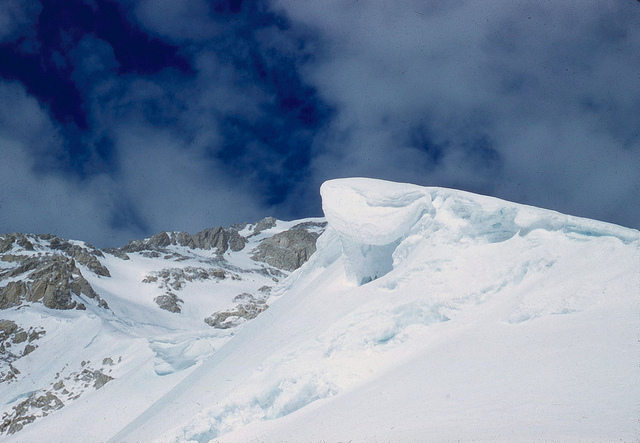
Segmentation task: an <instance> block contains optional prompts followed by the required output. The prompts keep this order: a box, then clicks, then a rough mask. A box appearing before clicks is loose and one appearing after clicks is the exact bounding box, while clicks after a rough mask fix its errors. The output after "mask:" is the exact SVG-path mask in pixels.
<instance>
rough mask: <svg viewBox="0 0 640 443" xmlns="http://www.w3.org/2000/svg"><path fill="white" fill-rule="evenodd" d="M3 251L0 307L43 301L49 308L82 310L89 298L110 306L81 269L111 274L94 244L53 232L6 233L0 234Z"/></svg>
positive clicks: (0, 246) (0, 277)
mask: <svg viewBox="0 0 640 443" xmlns="http://www.w3.org/2000/svg"><path fill="white" fill-rule="evenodd" d="M0 251H2V252H0V260H1V261H2V263H3V265H4V266H3V267H2V268H0V284H1V282H2V281H6V282H7V283H6V285H4V286H1V287H0V309H7V308H11V307H16V306H21V305H22V304H24V303H42V304H43V305H44V306H46V307H47V308H50V309H80V310H82V309H86V302H87V301H88V300H92V301H93V302H95V303H96V304H97V305H98V306H99V307H101V308H103V309H107V308H108V305H107V303H106V302H105V301H104V300H103V299H101V298H100V296H99V295H98V294H97V293H96V292H95V290H94V289H93V288H92V287H91V285H90V284H89V282H88V281H87V280H86V279H85V278H84V276H83V274H82V271H81V270H80V267H84V268H85V270H86V271H88V272H92V273H94V274H96V275H97V276H100V277H109V276H110V274H109V270H108V269H107V268H106V267H105V266H103V265H102V264H101V263H100V261H99V259H98V257H103V256H104V255H103V254H102V252H100V251H99V250H97V249H96V248H94V247H93V246H91V245H88V244H84V245H82V246H81V245H79V244H72V243H71V242H69V241H66V240H62V239H60V238H58V237H55V236H50V235H38V236H31V235H30V236H27V235H24V234H6V235H4V236H1V237H0ZM78 265H80V267H79V266H78Z"/></svg>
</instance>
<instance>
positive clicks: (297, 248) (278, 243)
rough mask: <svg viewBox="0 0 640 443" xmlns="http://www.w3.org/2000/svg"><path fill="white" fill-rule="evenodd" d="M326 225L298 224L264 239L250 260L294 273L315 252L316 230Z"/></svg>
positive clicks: (317, 235)
mask: <svg viewBox="0 0 640 443" xmlns="http://www.w3.org/2000/svg"><path fill="white" fill-rule="evenodd" d="M325 226H326V223H313V222H307V223H300V224H298V225H296V226H294V227H293V228H291V229H289V230H287V231H283V232H280V233H278V234H275V235H273V236H271V237H269V238H266V239H264V240H263V241H262V242H260V244H259V245H258V247H257V248H256V249H255V250H254V252H253V255H252V257H251V258H252V259H253V260H255V261H260V262H264V263H267V264H269V265H271V266H273V267H275V268H278V269H283V270H285V271H295V270H296V269H298V268H299V267H300V266H302V265H303V264H304V263H305V262H306V261H307V260H309V257H311V255H313V253H314V252H316V240H317V239H318V237H319V236H320V234H318V233H317V232H315V231H314V229H316V230H323V229H324V228H325Z"/></svg>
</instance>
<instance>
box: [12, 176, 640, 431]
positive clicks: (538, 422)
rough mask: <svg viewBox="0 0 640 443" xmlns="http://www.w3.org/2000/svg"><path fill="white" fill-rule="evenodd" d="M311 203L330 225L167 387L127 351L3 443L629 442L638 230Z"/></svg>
mask: <svg viewBox="0 0 640 443" xmlns="http://www.w3.org/2000/svg"><path fill="white" fill-rule="evenodd" d="M321 194H322V198H323V208H324V211H325V215H326V219H327V221H328V223H329V227H328V228H327V230H326V231H325V232H324V234H322V236H321V237H320V238H319V239H318V243H317V248H318V249H317V252H316V253H315V254H314V255H313V256H312V257H311V259H310V260H309V261H308V262H307V263H306V264H305V265H304V266H303V267H302V268H300V269H298V270H297V271H295V272H294V273H293V274H292V275H291V276H290V277H288V278H287V279H286V280H285V281H284V282H281V284H279V285H278V286H276V287H275V288H274V289H273V291H272V294H273V298H272V299H270V305H271V307H270V308H269V309H268V310H267V311H265V312H264V313H262V314H261V315H260V316H258V317H257V318H255V319H254V320H252V321H250V322H248V323H246V324H245V325H243V328H240V329H239V330H237V331H235V332H234V334H233V336H232V337H229V338H228V339H227V341H226V342H225V343H224V344H223V345H221V346H219V347H215V350H212V352H210V353H204V354H200V355H201V356H203V357H201V358H199V359H197V360H195V361H194V362H193V364H192V365H191V366H189V367H188V368H186V369H181V368H180V367H177V368H174V370H173V371H170V372H171V373H168V374H167V375H166V376H164V377H159V376H157V374H156V375H154V374H155V373H154V371H153V358H154V353H153V352H151V351H150V350H149V347H146V346H144V344H140V345H139V352H141V353H143V354H144V355H146V357H145V358H147V363H146V366H144V365H142V366H140V365H138V366H136V367H135V368H133V369H131V371H130V372H128V373H127V372H126V371H125V370H124V369H123V370H122V372H121V373H120V374H119V376H117V377H115V379H114V380H113V381H111V382H109V383H108V384H106V385H104V386H103V387H102V388H101V389H100V391H95V393H94V394H92V395H87V396H83V397H82V398H80V399H79V400H78V401H76V402H75V403H73V404H72V405H70V406H68V407H65V408H63V409H61V410H59V411H56V412H55V413H53V414H51V416H49V417H47V418H46V419H43V420H41V421H39V422H38V421H37V422H35V423H33V424H32V425H29V426H28V427H25V429H24V430H23V431H21V432H19V433H17V434H14V435H13V436H11V437H10V438H7V439H6V440H7V441H11V442H14V441H16V442H17V441H43V438H44V436H46V438H44V440H46V441H111V442H121V441H126V442H136V441H158V442H168V441H181V442H183V441H189V442H209V441H214V442H248V441H257V442H276V441H287V442H320V441H326V442H338V441H354V442H356V441H368V442H373V441H436V442H439V441H442V442H445V441H504V442H512V441H623V442H636V441H640V345H639V344H640V335H639V333H640V233H639V232H638V231H635V230H631V229H626V228H622V227H619V226H615V225H611V224H606V223H602V222H597V221H593V220H587V219H581V218H577V217H571V216H567V215H563V214H559V213H556V212H552V211H547V210H542V209H537V208H532V207H527V206H523V205H518V204H514V203H509V202H505V201H501V200H498V199H494V198H489V197H484V196H478V195H474V194H470V193H466V192H461V191H455V190H449V189H441V188H424V187H419V186H413V185H407V184H399V183H390V182H383V181H378V180H371V179H342V180H332V181H329V182H326V183H325V184H324V185H323V186H322V188H321ZM194 296H195V295H194ZM105 298H106V297H105ZM109 302H110V303H111V301H109ZM149 320H150V319H149V318H147V320H146V321H149ZM114 334H115V332H114ZM184 334H185V335H184V336H183V337H184V342H183V346H184V347H183V348H181V350H180V352H178V354H180V353H182V352H183V353H185V354H186V353H188V351H187V349H188V347H189V346H191V345H194V344H195V343H197V342H198V340H201V339H202V337H201V336H200V332H199V331H196V332H195V333H193V334H191V335H189V334H188V333H186V332H185V333H184ZM112 338H113V341H112V342H110V341H109V340H108V338H105V337H103V338H102V340H103V342H104V344H103V346H104V347H108V346H115V345H114V342H115V339H116V337H115V335H114V336H113V337H112ZM132 346H133V345H132ZM128 355H129V354H128ZM156 358H157V357H156ZM166 377H169V379H167V380H169V381H168V382H167V383H163V382H162V379H163V378H164V379H166ZM78 417H83V418H82V420H79V419H78Z"/></svg>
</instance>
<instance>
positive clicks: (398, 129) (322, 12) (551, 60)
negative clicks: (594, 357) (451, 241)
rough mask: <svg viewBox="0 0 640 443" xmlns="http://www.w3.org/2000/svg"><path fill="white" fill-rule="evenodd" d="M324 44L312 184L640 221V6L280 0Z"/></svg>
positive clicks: (314, 66)
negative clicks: (361, 180) (442, 191)
mask: <svg viewBox="0 0 640 443" xmlns="http://www.w3.org/2000/svg"><path fill="white" fill-rule="evenodd" d="M274 5H275V7H276V8H281V9H282V10H284V11H286V13H287V14H288V15H289V17H290V18H291V20H292V21H293V22H297V23H303V24H305V25H306V26H308V27H310V28H313V29H315V30H317V32H318V33H319V35H320V37H319V39H320V40H321V41H322V42H323V47H322V49H321V50H320V51H318V53H317V55H316V57H315V58H314V59H313V61H312V63H310V64H308V65H307V66H306V67H305V69H304V70H303V71H302V72H303V73H304V80H305V81H307V82H308V83H310V84H312V85H314V86H315V87H317V89H318V93H319V95H320V97H321V98H322V99H323V100H325V101H327V102H328V103H330V104H331V105H333V106H334V107H335V108H336V109H337V114H336V118H334V119H333V120H332V122H331V126H330V129H329V130H328V131H327V133H326V134H324V135H323V137H322V138H319V139H318V140H319V141H320V143H322V148H318V151H319V155H318V156H317V157H315V158H314V160H313V163H312V168H313V169H314V171H315V180H314V181H315V182H316V183H319V182H321V181H323V180H324V179H326V178H330V177H334V176H349V175H364V176H372V177H380V178H389V179H395V180H400V181H411V182H414V183H420V184H425V185H438V186H453V187H459V188H463V189H467V190H471V191H476V192H482V193H488V194H493V195H496V196H498V197H502V198H507V199H512V200H516V201H520V202H523V203H529V204H534V205H539V206H544V207H549V208H554V209H558V210H562V211H564V212H570V213H574V214H578V215H584V216H589V217H593V218H599V219H605V220H609V221H613V222H617V223H621V224H626V225H627V226H633V227H638V226H640V225H639V222H638V220H640V210H638V207H640V205H639V203H640V190H639V188H640V176H639V175H638V174H637V172H634V171H637V167H638V165H640V137H639V133H638V128H640V112H639V111H640V109H639V107H640V99H639V97H640V82H639V81H638V71H637V67H636V63H635V60H638V58H639V57H640V47H638V45H637V44H636V42H637V41H638V38H639V37H640V35H639V33H640V27H639V26H638V23H640V8H638V7H637V5H636V4H635V3H632V2H628V4H624V3H621V2H613V1H609V2H606V1H605V2H599V1H589V2H587V3H584V2H583V3H580V4H577V3H566V2H565V3H562V2H561V3H558V2H535V3H531V2H525V1H516V2H505V1H496V0H493V1H487V2H454V3H448V4H446V5H444V4H442V2H434V1H430V2H422V1H420V2H418V1H405V2H402V3H401V4H398V3H389V2H384V1H369V2H337V1H335V2H328V3H322V4H317V3H313V2H297V1H293V0H276V1H275V2H274Z"/></svg>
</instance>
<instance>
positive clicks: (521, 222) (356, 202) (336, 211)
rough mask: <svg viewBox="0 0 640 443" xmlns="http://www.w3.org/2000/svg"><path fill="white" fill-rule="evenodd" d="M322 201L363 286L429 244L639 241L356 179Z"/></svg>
mask: <svg viewBox="0 0 640 443" xmlns="http://www.w3.org/2000/svg"><path fill="white" fill-rule="evenodd" d="M320 193H321V195H322V207H323V210H324V212H325V215H326V217H327V221H328V222H329V225H330V226H331V228H332V229H334V230H335V231H337V232H338V234H339V235H340V237H341V241H342V246H343V252H344V254H345V259H346V263H345V266H346V267H347V272H348V273H349V274H350V276H351V278H352V279H353V280H354V281H355V282H356V283H358V284H363V283H367V282H369V281H371V280H374V279H376V278H379V277H381V276H383V275H385V274H387V273H388V272H389V271H391V270H392V269H393V268H395V267H397V266H398V265H399V264H400V262H401V261H402V260H403V258H404V257H406V256H407V255H408V254H409V253H410V250H411V249H412V248H413V247H414V246H415V245H416V244H417V242H420V241H424V240H426V241H438V242H447V241H448V242H451V243H457V242H489V243H494V242H501V241H505V240H507V239H509V238H511V237H513V236H514V235H516V234H518V235H521V236H524V235H527V234H528V233H530V232H532V231H535V230H537V229H542V230H547V231H562V232H564V233H565V234H568V235H576V236H588V237H599V236H612V237H615V238H618V239H619V240H621V241H623V242H631V241H637V240H638V236H637V235H636V234H635V233H634V231H632V230H629V229H624V228H620V227H617V226H614V225H609V224H606V223H602V222H596V221H593V220H587V219H581V218H578V217H571V216H567V215H563V214H559V213H556V212H553V211H548V210H542V209H538V208H532V207H528V206H524V205H518V204H515V203H508V202H504V201H501V200H498V199H495V198H491V197H483V196H478V195H473V194H469V193H466V192H463V191H456V190H451V189H442V188H425V187H420V186H415V185H409V184H402V183H393V182H386V181H381V180H374V179H365V178H352V179H339V180H331V181H328V182H325V183H324V184H323V185H322V187H321V188H320Z"/></svg>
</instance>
